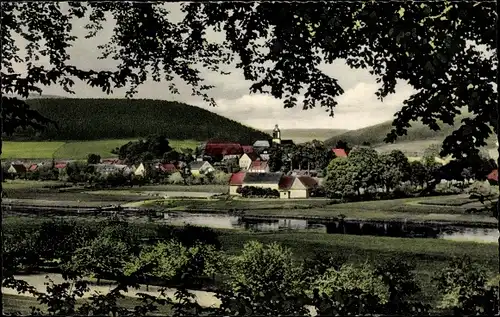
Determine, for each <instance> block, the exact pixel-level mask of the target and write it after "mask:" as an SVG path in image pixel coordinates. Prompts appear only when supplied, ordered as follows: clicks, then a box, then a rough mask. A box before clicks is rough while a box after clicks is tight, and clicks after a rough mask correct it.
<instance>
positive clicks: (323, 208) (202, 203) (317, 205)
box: [152, 195, 496, 223]
mask: <svg viewBox="0 0 500 317" xmlns="http://www.w3.org/2000/svg"><path fill="white" fill-rule="evenodd" d="M454 200H456V201H457V202H460V204H464V205H462V206H452V205H451V202H453V201H454ZM433 202H434V203H435V204H433ZM467 202H468V203H467ZM423 203H425V205H424V204H423ZM443 203H448V204H450V205H449V206H445V205H443ZM474 204H477V207H480V203H477V202H474V201H473V200H469V199H468V198H467V197H466V196H465V195H454V196H446V197H426V198H408V199H393V200H379V201H365V202H355V203H345V204H331V203H330V202H329V201H328V200H319V199H308V200H280V199H260V200H256V199H234V200H228V201H226V200H223V199H221V200H213V199H212V200H190V199H183V200H166V201H164V202H162V200H158V202H156V203H153V204H152V205H157V206H167V207H168V208H175V210H192V211H196V210H200V211H202V210H213V211H214V212H227V211H229V210H231V209H232V210H235V209H236V210H240V211H244V212H245V215H248V216H251V215H254V216H279V217H307V216H314V217H339V216H340V215H344V216H346V218H351V219H367V220H368V219H373V220H375V219H377V220H391V219H394V220H397V219H407V220H416V221H426V220H428V221H440V220H442V221H456V222H481V223H495V222H496V219H495V218H493V217H491V216H490V215H487V214H474V215H471V214H467V213H466V210H467V208H470V206H471V205H474Z"/></svg>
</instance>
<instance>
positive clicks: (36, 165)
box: [28, 164, 38, 172]
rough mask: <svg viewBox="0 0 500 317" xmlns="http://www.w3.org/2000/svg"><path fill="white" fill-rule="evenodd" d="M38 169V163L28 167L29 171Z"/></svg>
mask: <svg viewBox="0 0 500 317" xmlns="http://www.w3.org/2000/svg"><path fill="white" fill-rule="evenodd" d="M37 170H38V164H31V165H30V167H29V168H28V171H29V172H36V171H37Z"/></svg>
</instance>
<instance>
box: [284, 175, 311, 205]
mask: <svg viewBox="0 0 500 317" xmlns="http://www.w3.org/2000/svg"><path fill="white" fill-rule="evenodd" d="M317 186H318V182H317V181H316V180H315V179H314V178H312V177H309V176H297V177H295V176H283V177H282V179H281V181H280V184H279V190H280V198H288V199H290V198H309V196H310V195H311V190H312V189H314V188H316V187H317Z"/></svg>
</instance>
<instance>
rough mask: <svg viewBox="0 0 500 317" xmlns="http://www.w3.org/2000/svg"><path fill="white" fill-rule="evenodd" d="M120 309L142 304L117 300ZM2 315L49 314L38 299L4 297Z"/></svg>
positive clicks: (163, 311) (163, 309)
mask: <svg viewBox="0 0 500 317" xmlns="http://www.w3.org/2000/svg"><path fill="white" fill-rule="evenodd" d="M88 301H89V300H88V299H78V300H77V301H76V305H75V306H76V307H77V308H78V307H80V306H81V305H82V304H83V303H85V302H88ZM117 302H118V305H119V306H120V307H126V308H128V309H133V308H134V307H135V306H136V305H139V304H140V300H139V299H137V298H132V297H125V298H120V299H118V300H117ZM2 307H3V308H2V313H3V315H5V314H12V313H16V312H20V313H21V315H29V314H30V313H31V307H36V308H39V309H40V310H41V311H42V312H43V313H45V314H46V313H48V312H47V305H45V304H40V303H39V302H38V301H37V300H36V298H34V297H29V296H22V295H10V294H3V295H2ZM171 312H172V310H171V307H170V306H168V305H165V306H158V311H157V312H155V313H153V314H150V315H149V316H168V315H170V314H171Z"/></svg>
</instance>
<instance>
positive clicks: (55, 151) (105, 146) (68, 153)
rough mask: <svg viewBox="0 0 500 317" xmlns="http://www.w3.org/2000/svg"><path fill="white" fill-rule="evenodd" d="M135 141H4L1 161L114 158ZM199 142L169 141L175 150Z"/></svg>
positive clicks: (192, 145) (194, 145) (191, 146)
mask: <svg viewBox="0 0 500 317" xmlns="http://www.w3.org/2000/svg"><path fill="white" fill-rule="evenodd" d="M135 140H137V139H115V140H98V141H69V142H54V141H39V142H23V141H5V142H4V143H3V149H2V151H3V153H2V159H51V158H52V157H54V158H55V159H75V160H78V159H86V158H87V155H88V154H91V153H94V154H99V155H100V156H101V157H102V158H111V157H116V155H115V154H112V153H111V151H112V150H113V149H115V148H117V147H120V146H122V145H124V144H126V143H127V142H129V141H135ZM199 143H200V142H199V141H196V140H170V146H171V147H172V148H174V149H176V150H180V149H182V148H190V149H194V148H196V147H197V146H198V144H199Z"/></svg>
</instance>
